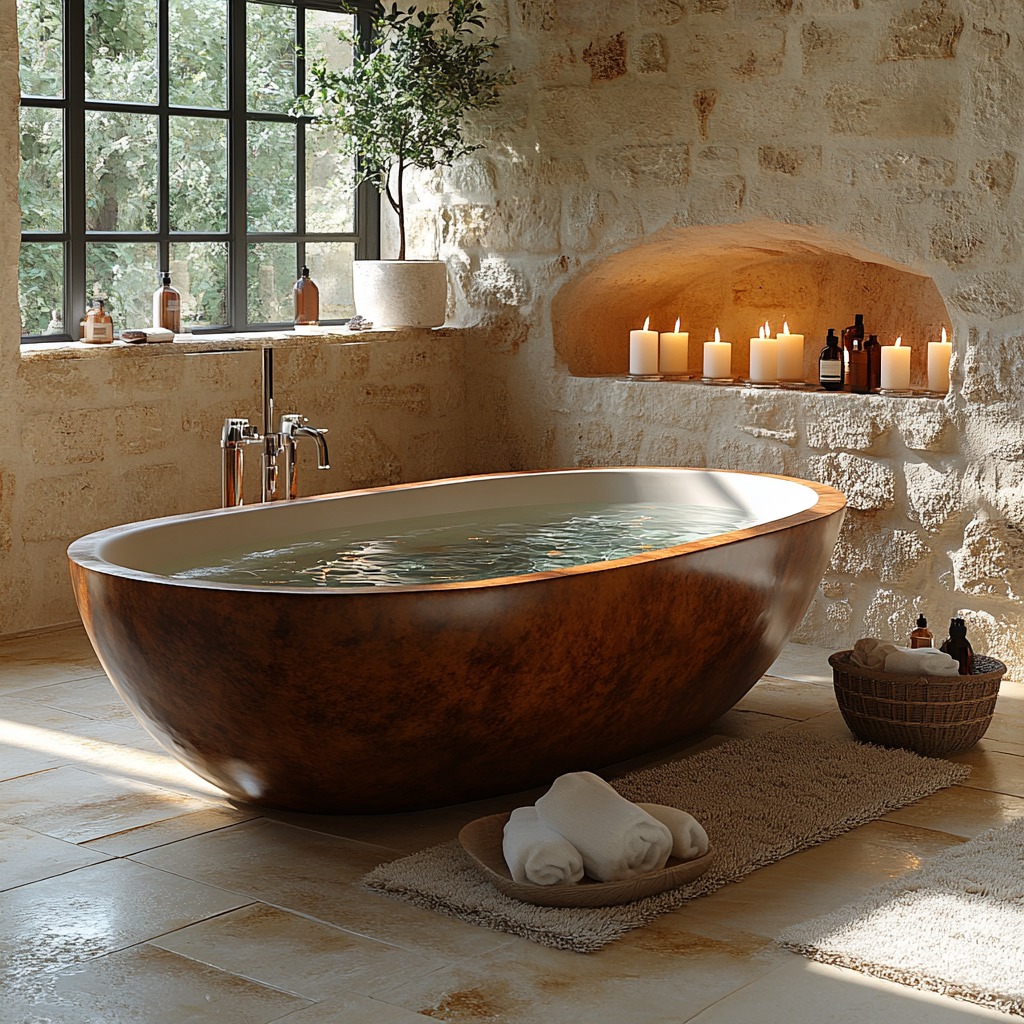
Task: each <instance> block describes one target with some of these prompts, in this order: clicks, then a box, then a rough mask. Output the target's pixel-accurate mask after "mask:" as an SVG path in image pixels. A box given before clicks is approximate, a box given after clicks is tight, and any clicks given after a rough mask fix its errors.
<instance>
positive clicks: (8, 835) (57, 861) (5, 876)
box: [0, 821, 109, 891]
mask: <svg viewBox="0 0 1024 1024" xmlns="http://www.w3.org/2000/svg"><path fill="white" fill-rule="evenodd" d="M104 860H109V857H108V856H107V855H106V854H104V853H103V852H102V851H100V850H85V849H83V848H82V847H80V846H75V845H74V844H72V843H64V842H61V841H60V840H59V839H53V838H51V837H50V836H44V835H42V834H41V833H39V832H33V831H32V830H31V829H27V828H21V827H20V826H18V825H9V824H6V823H5V822H2V821H0V891H3V890H4V889H13V888H15V887H16V886H19V885H27V884H28V883H29V882H38V881H39V880H40V879H42V878H51V877H52V876H53V875H62V874H64V872H66V871H74V870H75V869H76V868H82V867H85V866H86V865H88V864H99V863H100V862H101V861H104Z"/></svg>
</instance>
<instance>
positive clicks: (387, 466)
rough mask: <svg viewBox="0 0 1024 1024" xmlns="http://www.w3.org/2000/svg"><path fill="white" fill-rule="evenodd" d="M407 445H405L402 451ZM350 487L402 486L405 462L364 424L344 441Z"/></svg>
mask: <svg viewBox="0 0 1024 1024" xmlns="http://www.w3.org/2000/svg"><path fill="white" fill-rule="evenodd" d="M404 447H405V445H404V444H403V448H404ZM345 462H346V466H345V469H346V470H347V473H348V484H347V486H348V487H351V488H354V489H355V488H363V487H383V486H385V485H386V484H397V483H401V481H402V479H403V466H402V460H401V459H400V457H399V456H398V454H397V452H396V451H395V449H394V448H392V447H391V446H389V445H388V444H386V443H385V442H384V441H383V440H382V439H381V438H380V437H379V436H378V434H377V432H376V431H375V430H373V429H372V428H371V427H369V426H367V425H366V424H365V422H361V423H360V424H359V425H358V426H355V427H354V428H353V429H352V430H351V431H349V433H348V434H347V436H346V438H345Z"/></svg>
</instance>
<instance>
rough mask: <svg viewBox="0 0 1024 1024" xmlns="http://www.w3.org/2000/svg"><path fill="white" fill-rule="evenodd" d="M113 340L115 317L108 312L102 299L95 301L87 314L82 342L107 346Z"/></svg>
mask: <svg viewBox="0 0 1024 1024" xmlns="http://www.w3.org/2000/svg"><path fill="white" fill-rule="evenodd" d="M113 340H114V320H113V317H111V315H110V314H109V313H108V312H107V310H106V307H105V306H104V303H103V300H102V299H93V304H92V307H91V308H90V309H89V311H88V312H87V313H86V314H85V327H84V330H83V333H82V341H84V342H86V343H87V344H89V345H106V344H108V343H109V342H111V341H113Z"/></svg>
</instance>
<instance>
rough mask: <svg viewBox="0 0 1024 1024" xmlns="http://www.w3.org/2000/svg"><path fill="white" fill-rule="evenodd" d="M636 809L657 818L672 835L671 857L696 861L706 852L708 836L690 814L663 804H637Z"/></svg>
mask: <svg viewBox="0 0 1024 1024" xmlns="http://www.w3.org/2000/svg"><path fill="white" fill-rule="evenodd" d="M637 807H639V808H641V809H642V810H645V811H646V812H647V813H648V814H649V815H650V816H651V817H652V818H657V819H658V821H660V822H661V823H662V825H664V826H665V827H666V828H668V830H669V832H671V833H672V856H673V857H676V858H678V859H679V860H696V859H697V858H698V857H703V856H704V854H705V853H707V852H708V846H709V843H708V834H707V832H705V831H704V826H703V825H702V824H701V823H700V822H699V821H698V820H697V819H696V818H695V817H694V816H693V815H692V814H687V813H686V811H682V810H680V809H679V808H678V807H666V806H665V805H664V804H637Z"/></svg>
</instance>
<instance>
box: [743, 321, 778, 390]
mask: <svg viewBox="0 0 1024 1024" xmlns="http://www.w3.org/2000/svg"><path fill="white" fill-rule="evenodd" d="M778 353H779V343H778V342H777V341H776V340H775V339H774V338H766V337H765V329H764V328H763V327H762V328H761V329H760V330H759V331H758V336H757V337H756V338H751V339H750V379H751V381H753V382H755V383H757V384H771V383H774V382H775V381H777V380H778V379H779V355H778Z"/></svg>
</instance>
